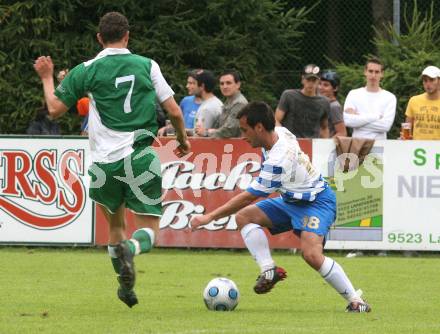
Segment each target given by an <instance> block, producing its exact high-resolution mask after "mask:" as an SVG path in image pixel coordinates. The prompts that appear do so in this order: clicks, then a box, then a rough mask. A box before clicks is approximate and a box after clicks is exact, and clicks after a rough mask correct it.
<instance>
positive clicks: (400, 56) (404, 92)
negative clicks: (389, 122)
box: [336, 1, 440, 138]
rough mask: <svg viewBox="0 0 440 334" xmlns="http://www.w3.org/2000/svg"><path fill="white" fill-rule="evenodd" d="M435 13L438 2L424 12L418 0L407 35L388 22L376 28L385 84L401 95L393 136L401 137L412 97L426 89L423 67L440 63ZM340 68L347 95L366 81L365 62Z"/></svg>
mask: <svg viewBox="0 0 440 334" xmlns="http://www.w3.org/2000/svg"><path fill="white" fill-rule="evenodd" d="M434 14H435V12H434V2H432V3H431V8H430V10H429V11H427V12H421V11H420V10H419V9H418V6H417V1H414V6H413V9H412V11H410V12H409V11H408V10H407V9H405V11H404V27H403V28H404V30H405V33H404V34H400V35H399V34H397V33H396V32H395V30H394V28H393V26H392V25H391V24H386V25H385V29H383V30H382V31H379V30H376V37H375V38H374V44H375V46H376V49H377V55H378V56H379V58H380V59H381V60H382V61H383V62H384V64H385V77H384V79H383V80H382V87H383V88H384V89H386V90H389V91H390V92H392V93H393V94H395V95H396V97H397V112H396V118H395V120H394V125H393V127H392V129H391V132H390V134H389V136H388V137H389V138H397V137H399V131H400V124H401V123H402V122H403V121H404V119H405V110H406V106H407V104H408V100H409V98H410V97H411V96H413V95H417V94H421V93H422V92H423V86H422V82H421V78H420V74H421V73H422V71H423V69H424V68H425V67H426V66H429V65H436V66H439V64H440V49H439V45H440V22H439V21H436V19H435V17H434ZM369 56H371V55H366V56H365V58H368V57H369ZM336 68H337V71H338V73H339V74H340V75H341V78H342V80H341V81H342V87H341V93H342V95H343V96H345V95H346V94H347V93H348V91H349V90H351V89H353V88H357V87H360V86H363V85H364V84H365V80H364V76H363V68H364V64H341V63H339V64H336Z"/></svg>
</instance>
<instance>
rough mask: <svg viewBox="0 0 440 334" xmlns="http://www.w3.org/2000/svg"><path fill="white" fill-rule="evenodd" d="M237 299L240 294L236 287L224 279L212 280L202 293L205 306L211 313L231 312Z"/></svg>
mask: <svg viewBox="0 0 440 334" xmlns="http://www.w3.org/2000/svg"><path fill="white" fill-rule="evenodd" d="M239 299H240V292H239V291H238V288H237V285H236V284H235V283H234V282H233V281H231V280H230V279H228V278H224V277H217V278H214V279H213V280H211V281H210V282H209V283H208V285H207V286H206V288H205V291H203V300H204V301H205V305H206V307H207V308H208V309H209V310H212V311H232V310H234V309H235V307H236V306H237V304H238V300H239Z"/></svg>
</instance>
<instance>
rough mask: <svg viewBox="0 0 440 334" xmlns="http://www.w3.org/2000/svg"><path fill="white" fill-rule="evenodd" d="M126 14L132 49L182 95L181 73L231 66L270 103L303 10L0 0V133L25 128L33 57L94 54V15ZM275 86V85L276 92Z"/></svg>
mask: <svg viewBox="0 0 440 334" xmlns="http://www.w3.org/2000/svg"><path fill="white" fill-rule="evenodd" d="M111 10H117V11H120V12H122V13H124V14H125V15H126V16H127V18H128V20H129V22H130V24H131V28H130V38H131V39H130V43H129V48H130V50H131V51H133V52H135V53H138V54H141V55H145V56H147V57H150V58H152V59H155V60H156V61H158V63H159V64H160V65H161V68H162V72H163V73H164V75H165V77H166V78H167V80H168V81H169V82H170V84H171V85H172V87H173V89H174V90H175V92H176V94H177V95H176V97H177V99H178V100H179V99H180V97H181V96H182V95H184V94H185V88H184V87H185V82H186V73H187V71H188V69H192V68H206V69H211V70H214V71H215V72H216V73H217V74H219V72H220V71H222V70H224V69H229V68H235V69H237V70H239V71H240V72H241V73H242V75H243V78H244V82H243V89H244V93H245V94H246V95H247V97H248V98H249V99H263V100H267V101H269V102H271V103H272V104H274V102H275V101H276V99H277V98H278V96H275V94H274V87H275V86H277V85H279V83H278V82H277V81H276V77H274V76H273V73H276V72H277V71H279V70H282V68H281V67H282V66H283V64H286V60H287V61H288V62H293V61H295V60H296V56H295V54H296V53H297V52H296V51H297V50H298V47H299V43H300V41H301V36H302V32H301V27H302V26H303V25H304V24H305V23H307V20H306V15H307V14H308V10H306V9H304V8H301V9H295V8H290V7H289V6H288V5H287V3H286V2H285V1H282V0H280V1H272V0H246V1H235V0H215V1H208V0H202V1H196V2H194V1H189V0H177V1H176V0H161V1H149V2H143V1H137V0H125V1H124V0H121V1H98V0H88V1H84V0H64V1H59V0H48V1H35V0H34V1H3V2H2V4H1V5H0V29H1V31H2V33H1V34H0V46H1V49H0V99H1V100H2V107H1V109H0V132H1V133H23V132H24V131H25V129H26V127H27V125H28V123H29V121H30V120H31V119H32V117H33V114H34V111H35V109H37V108H38V107H39V106H41V104H42V101H43V94H42V88H41V84H40V82H39V79H38V77H37V75H36V74H35V72H34V70H33V68H32V63H33V60H34V59H35V58H36V57H37V56H39V55H51V56H52V59H53V60H54V63H55V66H56V69H55V70H56V71H58V70H60V69H62V68H65V67H68V68H69V67H72V66H74V65H76V64H78V63H80V62H82V61H85V60H88V59H90V58H93V57H94V55H96V53H97V52H98V51H99V50H100V47H99V45H98V43H97V42H96V39H95V34H96V31H97V23H98V21H99V18H100V17H101V16H102V15H103V14H104V13H106V12H108V11H111ZM281 60H282V61H281ZM275 92H276V91H275ZM60 122H61V125H62V128H63V133H64V134H72V133H74V134H77V133H78V131H79V129H78V125H79V119H78V117H75V116H72V115H71V116H70V117H63V118H61V119H60Z"/></svg>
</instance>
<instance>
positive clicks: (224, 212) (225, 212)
mask: <svg viewBox="0 0 440 334" xmlns="http://www.w3.org/2000/svg"><path fill="white" fill-rule="evenodd" d="M257 198H258V196H256V195H253V194H251V193H250V192H248V191H244V192H242V193H240V194H238V195H237V196H234V197H233V198H231V199H230V200H229V201H228V202H226V203H225V204H223V205H222V206H220V207H218V208H217V209H215V210H214V211H212V212H210V213H207V214H206V215H203V216H195V217H193V218H192V219H191V223H190V225H191V230H193V231H194V230H196V229H198V228H199V227H200V226H202V225H206V224H208V223H209V222H211V221H212V220H215V219H220V218H223V217H226V216H229V215H232V214H234V213H236V212H237V211H239V210H240V209H242V208H244V207H246V206H248V205H249V204H251V203H252V202H253V201H255V200H256V199H257Z"/></svg>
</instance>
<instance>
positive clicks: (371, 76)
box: [344, 58, 396, 139]
mask: <svg viewBox="0 0 440 334" xmlns="http://www.w3.org/2000/svg"><path fill="white" fill-rule="evenodd" d="M383 74H384V67H383V64H382V62H381V61H380V60H379V59H377V58H370V59H368V60H367V63H366V64H365V69H364V75H365V78H366V81H367V84H366V86H365V87H362V88H357V89H353V90H351V91H350V92H349V93H348V95H347V98H346V99H345V104H344V122H345V126H346V127H349V128H352V129H353V134H352V137H355V138H368V139H386V138H387V132H388V131H389V130H390V128H391V126H392V125H393V122H394V117H395V115H396V97H395V96H394V94H392V93H390V92H388V91H387V90H385V89H382V88H381V87H380V81H381V79H382V78H383Z"/></svg>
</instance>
